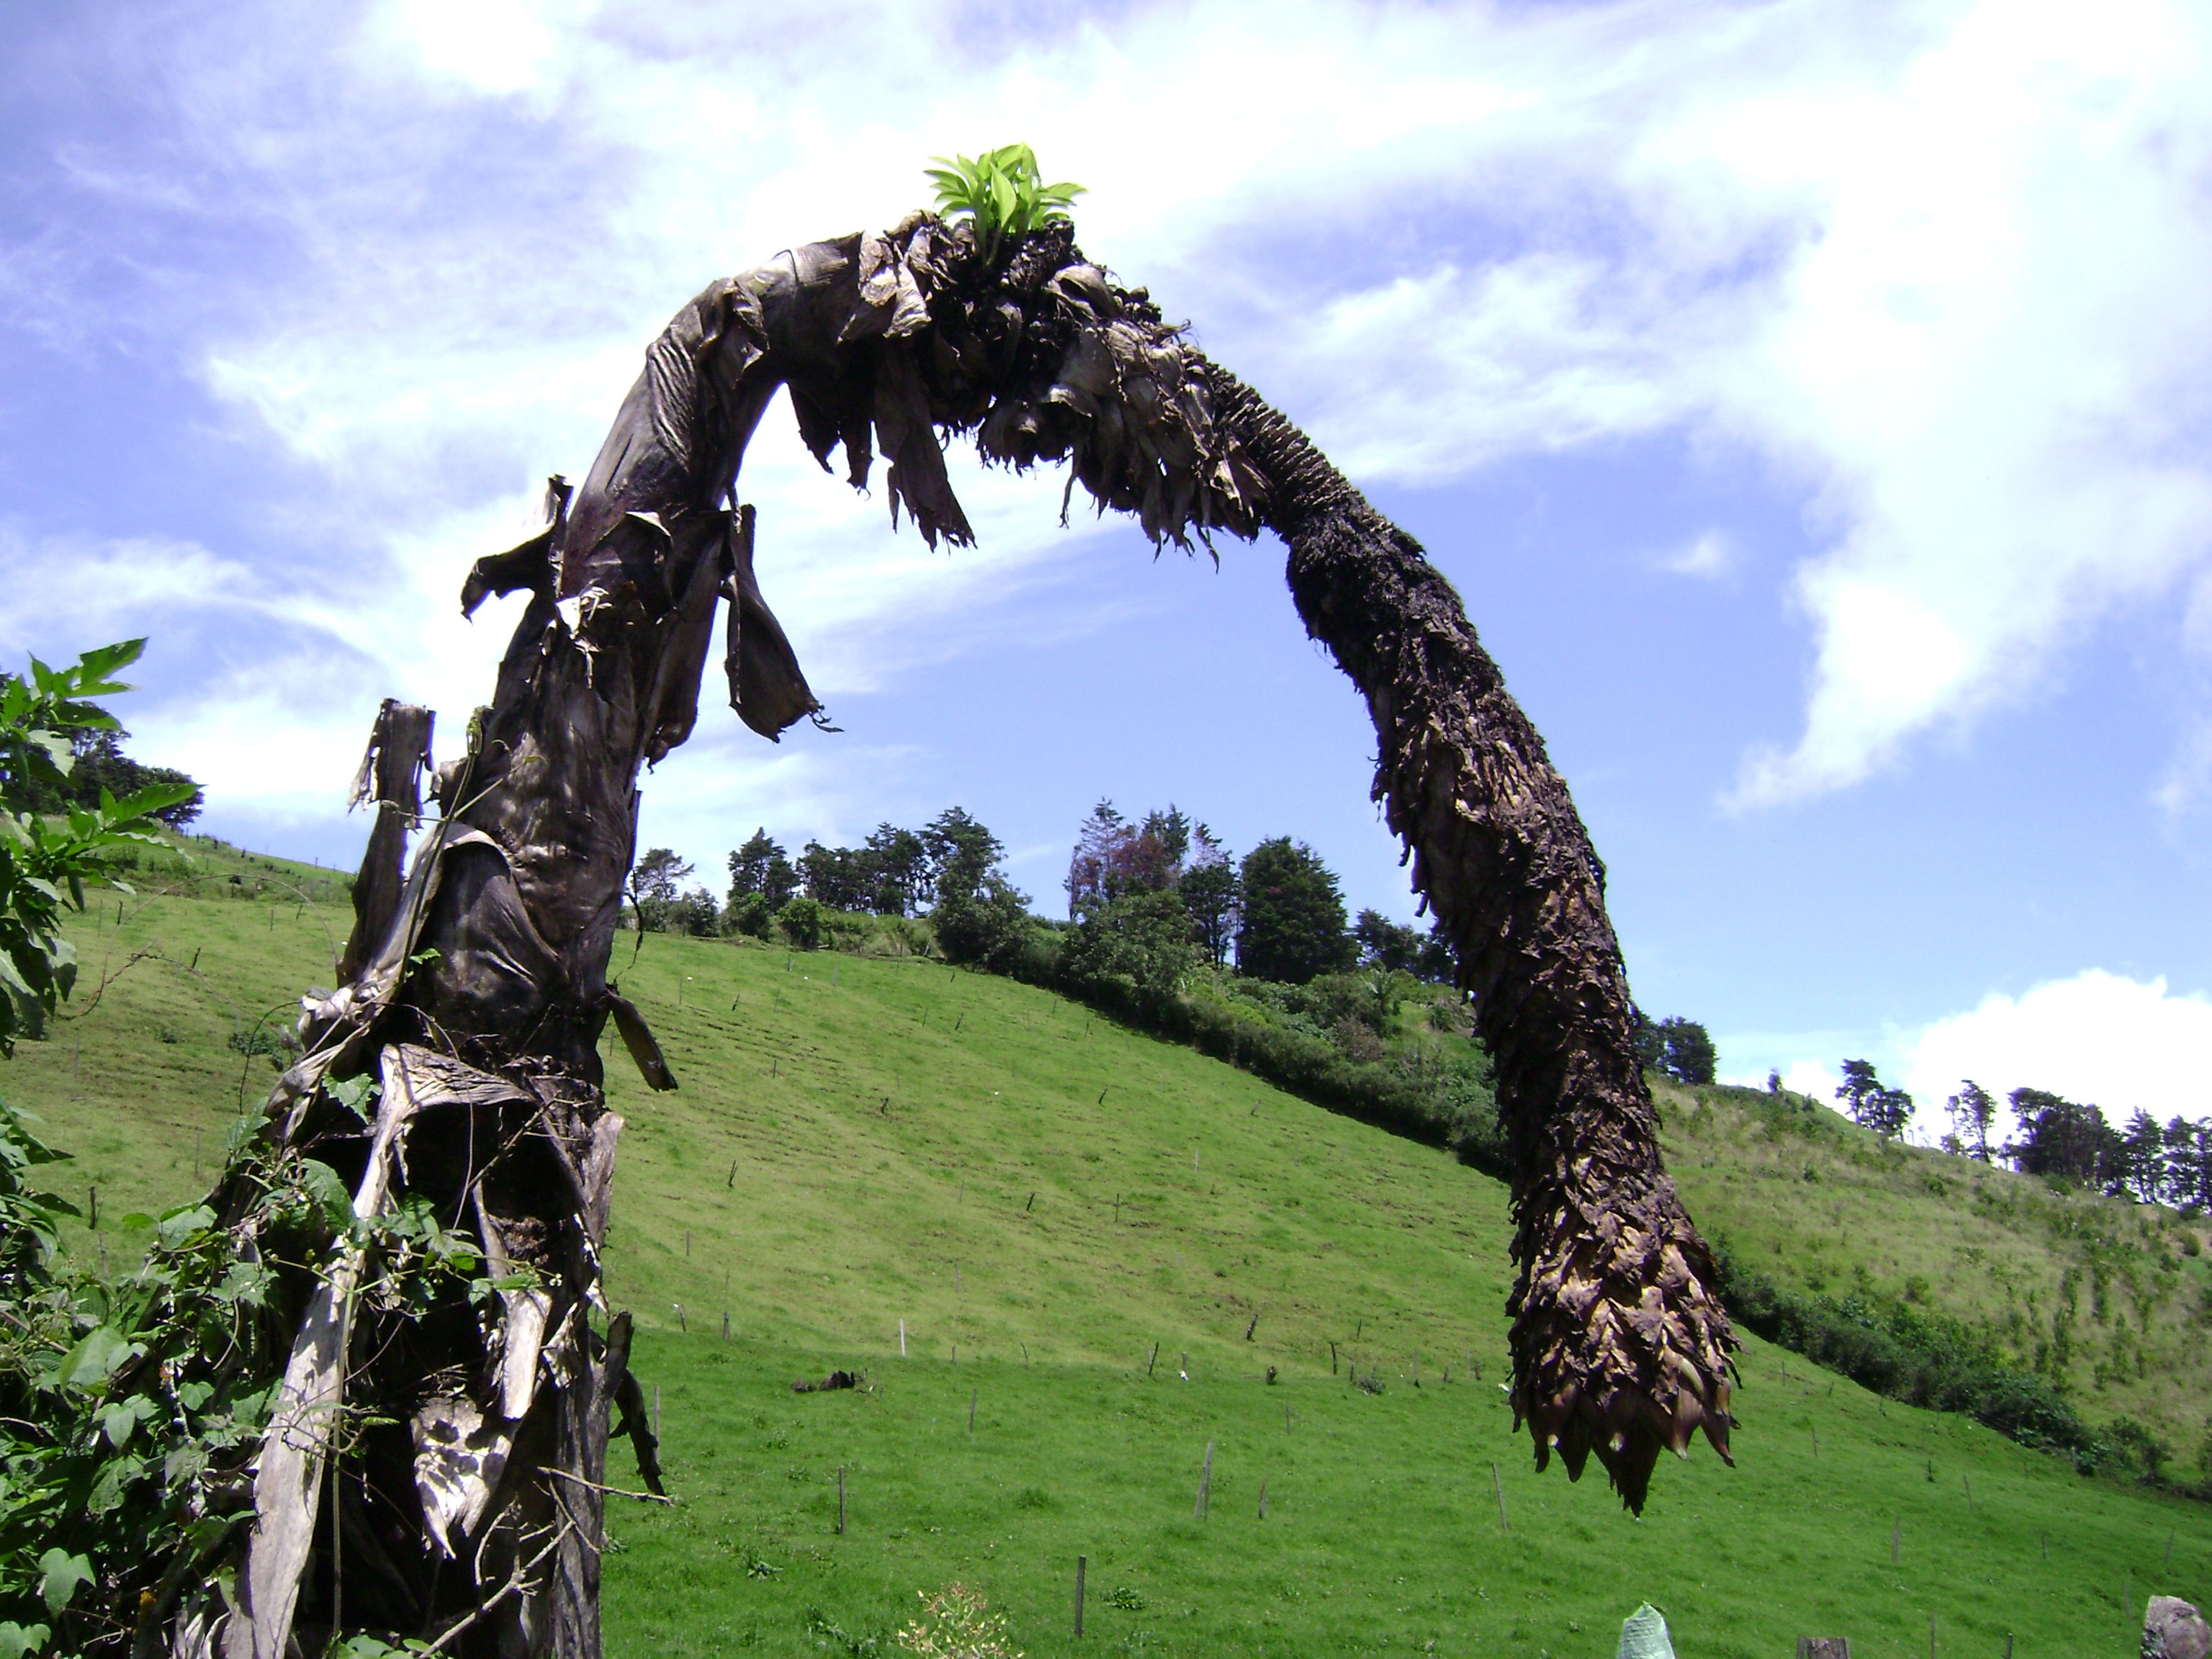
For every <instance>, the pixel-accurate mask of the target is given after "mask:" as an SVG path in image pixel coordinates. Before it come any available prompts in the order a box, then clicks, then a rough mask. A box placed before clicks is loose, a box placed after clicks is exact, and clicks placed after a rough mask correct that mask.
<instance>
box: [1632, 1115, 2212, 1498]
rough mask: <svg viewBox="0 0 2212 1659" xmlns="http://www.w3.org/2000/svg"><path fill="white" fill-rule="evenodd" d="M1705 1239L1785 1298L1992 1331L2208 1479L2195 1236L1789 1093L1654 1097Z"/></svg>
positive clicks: (2205, 1359) (2201, 1249) (2031, 1366)
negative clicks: (1897, 1140) (1838, 1302)
mask: <svg viewBox="0 0 2212 1659" xmlns="http://www.w3.org/2000/svg"><path fill="white" fill-rule="evenodd" d="M1659 1102H1660V1106H1661V1110H1662V1115H1663V1117H1664V1121H1665V1126H1666V1127H1665V1142H1666V1146H1667V1152H1668V1164H1669V1167H1670V1168H1671V1169H1672V1170H1674V1178H1675V1181H1676V1182H1677V1184H1678V1185H1679V1186H1680V1188H1681V1190H1682V1194H1683V1197H1684V1199H1685V1200H1686V1202H1687V1203H1688V1205H1689V1206H1690V1212H1691V1213H1692V1215H1693V1216H1695V1217H1696V1218H1697V1219H1698V1222H1699V1225H1700V1226H1702V1227H1704V1228H1705V1229H1706V1230H1707V1231H1708V1232H1710V1233H1711V1234H1712V1235H1713V1236H1715V1237H1718V1238H1721V1239H1723V1240H1724V1241H1725V1242H1726V1243H1727V1245H1728V1247H1729V1249H1731V1250H1732V1251H1734V1252H1735V1253H1736V1254H1737V1255H1739V1256H1741V1258H1742V1259H1744V1260H1745V1261H1748V1262H1751V1263H1753V1265H1755V1266H1756V1267H1758V1268H1759V1270H1760V1271H1761V1272H1763V1273H1767V1274H1768V1275H1770V1276H1771V1277H1772V1278H1774V1279H1778V1280H1780V1281H1781V1282H1783V1283H1784V1284H1785V1285H1790V1286H1791V1287H1792V1288H1795V1289H1799V1290H1802V1291H1811V1292H1814V1293H1815V1294H1826V1295H1828V1296H1830V1297H1840V1296H1845V1295H1852V1294H1857V1295H1859V1296H1862V1297H1875V1298H1883V1297H1888V1298H1894V1299H1896V1300H1897V1301H1900V1302H1903V1303H1905V1304H1907V1305H1910V1306H1912V1307H1915V1308H1917V1309H1919V1310H1923V1311H1926V1312H1929V1313H1934V1314H1938V1315H1942V1316H1948V1317H1951V1318H1954V1319H1957V1320H1959V1321H1960V1322H1962V1323H1964V1324H1966V1325H1967V1326H1968V1327H1970V1328H1973V1329H1975V1330H1978V1331H1980V1332H1983V1333H1984V1334H1987V1335H1988V1336H1989V1338H1990V1340H1992V1341H1994V1342H1995V1343H1996V1346H1998V1348H1999V1349H2000V1350H2001V1351H2002V1352H2003V1353H2004V1354H2005V1355H2006V1356H2007V1358H2008V1359H2009V1360H2010V1362H2011V1363H2012V1364H2015V1365H2017V1366H2019V1367H2020V1368H2021V1369H2022V1370H2029V1371H2033V1372H2035V1373H2036V1374H2038V1375H2039V1376H2043V1377H2045V1378H2046V1379H2047V1380H2049V1381H2051V1383H2055V1384H2057V1385H2058V1386H2059V1387H2060V1388H2061V1389H2062V1390H2063V1392H2064V1393H2065V1394H2066V1395H2067V1397H2068V1398H2069V1400H2071V1401H2073V1403H2074V1404H2075V1407H2077V1408H2078V1409H2079V1410H2080V1411H2081V1414H2082V1415H2083V1417H2085V1418H2086V1419H2089V1420H2090V1421H2091V1422H2093V1423H2106V1422H2110V1421H2112V1419H2116V1418H2121V1417H2129V1418H2133V1419H2136V1420H2137V1421H2139V1422H2141V1423H2142V1424H2143V1425H2146V1426H2148V1428H2149V1429H2150V1430H2151V1431H2153V1432H2154V1434H2155V1435H2156V1436H2157V1437H2159V1438H2160V1440H2161V1441H2163V1442H2164V1443H2166V1446H2167V1447H2168V1448H2169V1449H2171V1451H2172V1453H2173V1455H2174V1460H2175V1462H2176V1465H2177V1466H2178V1467H2179V1468H2180V1469H2181V1470H2183V1471H2184V1472H2194V1473H2197V1474H2212V1465H2208V1464H2207V1462H2205V1460H2206V1458H2207V1456H2208V1455H2212V1415H2208V1414H2209V1413H2212V1253H2208V1252H2207V1250H2206V1249H2205V1245H2206V1243H2207V1239H2206V1237H2205V1226H2204V1224H2203V1222H2201V1221H2198V1222H2194V1223H2191V1222H2185V1221H2184V1220H2183V1219H2182V1218H2181V1217H2179V1215H2177V1214H2175V1213H2174V1212H2172V1211H2171V1210H2166V1209H2161V1208H2160V1207H2158V1206H2153V1205H2136V1204H2133V1203H2130V1202H2127V1201H2125V1200H2119V1199H2112V1198H2103V1197H2100V1196H2097V1195H2096V1194H2090V1193H2084V1192H2081V1191H2080V1190H2078V1189H2073V1188H2067V1187H2064V1186H2062V1185H2059V1184H2057V1183H2053V1182H2045V1181H2043V1180H2041V1179H2039V1178H2038V1177H2035V1176H2022V1175H2015V1174H2014V1173H2013V1172H2012V1171H2010V1170H2002V1169H1996V1168H1992V1167H1990V1166H1989V1165H1986V1164H1979V1163H1977V1162H1975V1161H1973V1160H1972V1159H1969V1158H1955V1157H1952V1156H1950V1155H1948V1154H1946V1153H1942V1152H1927V1151H1923V1150H1919V1149H1916V1148H1911V1147H1903V1146H1894V1145H1889V1144H1885V1143H1883V1142H1881V1141H1880V1140H1878V1139H1876V1138H1875V1136H1874V1135H1873V1134H1871V1133H1869V1132H1868V1131H1866V1130H1864V1129H1861V1128H1859V1127H1857V1126H1856V1125H1854V1124H1852V1123H1850V1121H1847V1120H1845V1119H1844V1118H1843V1117H1841V1116H1839V1115H1837V1114H1836V1113H1835V1112H1834V1111H1832V1110H1830V1109H1827V1108H1826V1107H1824V1106H1821V1105H1820V1104H1818V1103H1815V1102H1812V1101H1809V1100H1806V1099H1804V1098H1803V1097H1799V1096H1790V1095H1785V1096H1783V1097H1779V1098H1771V1097H1768V1096H1765V1095H1764V1094H1761V1093H1759V1092H1757V1091H1753V1090H1748V1089H1727V1088H1717V1089H1699V1090H1689V1089H1679V1088H1674V1087H1672V1086H1671V1085H1665V1086H1662V1088H1661V1089H1660V1090H1659Z"/></svg>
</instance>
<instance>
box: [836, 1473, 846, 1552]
mask: <svg viewBox="0 0 2212 1659" xmlns="http://www.w3.org/2000/svg"><path fill="white" fill-rule="evenodd" d="M844 1535H845V1466H844V1465H843V1464H842V1463H840V1464H839V1465H838V1466H837V1536H838V1537H840V1538H842V1537H843V1536H844Z"/></svg>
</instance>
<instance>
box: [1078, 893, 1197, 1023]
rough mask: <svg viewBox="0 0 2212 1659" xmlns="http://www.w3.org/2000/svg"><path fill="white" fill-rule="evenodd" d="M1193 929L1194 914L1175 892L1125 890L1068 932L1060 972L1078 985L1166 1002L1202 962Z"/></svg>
mask: <svg viewBox="0 0 2212 1659" xmlns="http://www.w3.org/2000/svg"><path fill="white" fill-rule="evenodd" d="M1190 933H1191V926H1190V912H1189V911H1188V909H1186V908H1184V906H1183V902H1182V898H1181V897H1180V896H1177V895H1176V894H1175V893H1172V892H1146V891H1141V890H1140V891H1137V892H1131V893H1125V894H1123V895H1122V896H1121V897H1120V898H1117V899H1115V900H1113V901H1111V902H1109V903H1105V904H1101V905H1097V906H1096V907H1094V908H1091V909H1090V910H1088V911H1086V913H1085V915H1084V917H1083V919H1082V920H1081V921H1079V922H1077V923H1076V924H1075V926H1074V927H1072V928H1071V929H1069V930H1068V933H1067V934H1066V938H1065V939H1063V941H1062V942H1061V945H1060V963H1059V969H1060V978H1061V979H1062V980H1063V981H1065V982H1066V983H1067V984H1069V985H1071V986H1073V987H1078V988H1079V989H1084V990H1092V989H1100V988H1103V987H1108V986H1109V985H1110V986H1112V987H1115V988H1116V989H1117V990H1118V991H1119V992H1120V993H1121V994H1122V995H1124V996H1127V997H1130V998H1133V1000H1135V1001H1136V1002H1138V1003H1161V1002H1164V1001H1166V1000H1168V999H1169V998H1170V997H1172V996H1173V995H1174V994H1175V991H1176V987H1177V986H1178V985H1180V984H1181V983H1182V980H1183V977H1184V975H1187V974H1188V973H1189V972H1190V970H1191V969H1194V968H1195V967H1196V966H1197V965H1198V951H1196V949H1195V948H1194V946H1193V945H1192V944H1191V938H1190Z"/></svg>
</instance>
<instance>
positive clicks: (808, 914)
mask: <svg viewBox="0 0 2212 1659" xmlns="http://www.w3.org/2000/svg"><path fill="white" fill-rule="evenodd" d="M829 914H830V913H829V908H828V907H827V906H826V905H824V904H823V902H821V901H820V900H819V899H816V898H810V897H808V896H806V895H805V893H801V894H800V895H799V896H798V897H797V898H794V899H793V900H791V901H790V902H787V904H785V906H784V907H783V908H782V909H781V910H779V911H777V912H776V913H775V925H776V927H777V929H778V930H779V931H780V932H781V933H782V934H783V936H784V938H786V939H788V940H790V941H791V943H792V944H793V945H797V946H798V947H799V949H800V950H802V951H818V950H820V949H821V948H822V947H823V945H827V944H828V943H829Z"/></svg>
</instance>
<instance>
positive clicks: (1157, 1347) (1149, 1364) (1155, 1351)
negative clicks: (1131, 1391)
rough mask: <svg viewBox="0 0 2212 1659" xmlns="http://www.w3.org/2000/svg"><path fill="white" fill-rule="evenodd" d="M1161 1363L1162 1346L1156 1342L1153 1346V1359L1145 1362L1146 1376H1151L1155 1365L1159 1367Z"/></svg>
mask: <svg viewBox="0 0 2212 1659" xmlns="http://www.w3.org/2000/svg"><path fill="white" fill-rule="evenodd" d="M1159 1363H1160V1345H1159V1344H1158V1343H1157V1342H1155V1343H1153V1344H1152V1358H1150V1359H1147V1360H1146V1362H1145V1375H1146V1376H1151V1375H1152V1367H1153V1366H1155V1365H1157V1364H1159Z"/></svg>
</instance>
